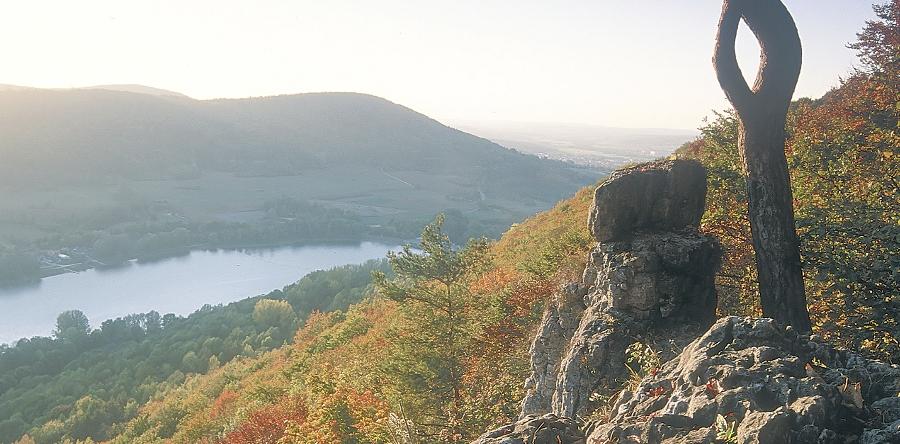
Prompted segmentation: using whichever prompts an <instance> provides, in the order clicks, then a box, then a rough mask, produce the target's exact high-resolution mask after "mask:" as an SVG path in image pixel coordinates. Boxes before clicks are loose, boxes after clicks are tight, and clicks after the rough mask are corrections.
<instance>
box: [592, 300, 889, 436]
mask: <svg viewBox="0 0 900 444" xmlns="http://www.w3.org/2000/svg"><path fill="white" fill-rule="evenodd" d="M814 358H815V359H814ZM813 363H817V364H818V363H821V364H825V365H826V366H827V367H826V368H819V367H817V366H816V365H814V364H813ZM898 383H900V368H898V367H896V366H890V365H886V364H883V363H879V362H876V361H870V360H867V359H863V358H861V357H860V356H858V355H855V354H853V353H849V352H846V351H839V350H836V349H834V348H831V347H829V346H827V345H825V344H822V343H818V342H815V341H810V340H809V337H805V336H799V335H797V334H796V333H795V332H794V331H793V330H792V329H787V330H785V329H782V328H780V327H779V326H778V325H777V324H775V322H774V321H772V320H771V319H749V318H738V317H729V318H724V319H721V320H719V321H718V322H717V323H716V324H715V325H713V327H712V328H710V329H709V330H708V331H707V332H706V333H705V334H704V335H703V336H701V337H700V338H698V339H697V340H695V341H694V342H692V343H691V344H690V345H689V346H687V347H686V348H685V349H684V351H683V352H682V353H681V355H680V356H678V357H677V358H676V359H673V360H671V361H669V362H667V363H666V364H665V365H663V366H662V368H661V370H660V371H659V372H658V373H657V374H656V375H653V376H651V377H647V378H645V379H644V380H642V381H641V383H640V384H639V386H638V387H637V388H636V389H634V390H631V391H624V392H622V394H621V396H620V397H619V399H618V400H617V402H616V404H615V406H614V407H613V410H612V412H613V413H612V415H611V418H610V419H609V421H608V422H607V423H605V424H603V425H600V426H598V427H597V428H596V429H595V430H594V431H593V432H592V433H591V435H590V436H589V438H588V443H590V444H604V443H613V442H707V441H702V440H699V441H697V440H695V439H694V438H692V437H695V436H696V435H698V434H699V435H702V436H707V434H708V433H710V430H711V429H712V430H714V431H715V433H716V434H719V433H726V432H727V431H729V430H730V431H731V433H732V434H733V436H734V437H735V439H736V441H737V442H739V443H844V442H857V441H859V442H873V443H876V442H878V443H880V442H896V441H891V440H893V439H896V438H897V437H898V436H900V430H898V429H900V423H888V422H887V421H886V419H888V420H889V419H893V418H892V417H890V416H885V415H884V412H886V411H887V412H890V411H891V409H892V408H893V406H895V404H896V401H893V400H892V399H890V396H889V395H888V397H887V398H886V397H885V396H886V394H887V393H889V392H890V391H892V390H894V389H895V388H896V385H897V384H898ZM894 395H896V392H894ZM723 421H724V423H723Z"/></svg>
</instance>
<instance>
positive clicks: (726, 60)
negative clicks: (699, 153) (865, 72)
mask: <svg viewBox="0 0 900 444" xmlns="http://www.w3.org/2000/svg"><path fill="white" fill-rule="evenodd" d="M741 18H743V19H744V21H745V22H746V23H747V25H748V26H749V27H750V29H751V30H752V31H753V34H754V35H755V36H756V38H757V40H759V44H760V47H761V53H760V64H759V72H757V75H756V81H755V82H754V84H753V88H750V87H749V86H748V85H747V82H746V80H745V79H744V76H743V74H742V73H741V69H740V67H739V66H738V62H737V56H736V55H735V48H734V45H735V39H736V36H737V30H738V25H739V24H740V21H741ZM801 58H802V50H801V46H800V36H799V35H798V33H797V27H796V25H795V24H794V20H793V18H792V17H791V14H790V13H789V12H788V10H787V8H785V6H784V4H782V3H781V0H724V4H723V6H722V16H721V19H720V21H719V32H718V35H717V37H716V49H715V55H714V57H713V64H714V66H715V69H716V76H717V77H718V79H719V84H720V85H721V86H722V89H723V90H724V91H725V95H726V96H727V97H728V100H729V101H730V102H731V104H732V106H734V109H735V111H736V112H737V115H738V117H739V120H740V135H739V142H738V143H739V150H740V154H741V161H742V164H743V168H744V171H745V173H746V175H747V193H748V197H749V216H750V231H751V235H752V238H753V249H754V251H755V255H756V266H757V271H758V274H759V293H760V302H761V305H762V310H763V314H764V315H765V316H768V317H771V318H774V319H775V320H777V321H779V322H781V323H783V324H788V325H793V326H794V327H795V328H797V329H799V330H804V331H808V330H810V329H811V325H810V320H809V311H808V310H807V307H806V294H805V290H804V286H803V273H802V270H801V267H800V247H799V242H798V240H797V233H796V230H795V226H794V208H793V198H792V195H791V183H790V176H789V175H788V168H787V160H786V159H785V154H784V142H785V130H784V127H785V119H786V117H787V112H788V106H789V105H790V102H791V97H792V96H793V94H794V88H795V87H796V86H797V78H798V77H799V75H800V64H801Z"/></svg>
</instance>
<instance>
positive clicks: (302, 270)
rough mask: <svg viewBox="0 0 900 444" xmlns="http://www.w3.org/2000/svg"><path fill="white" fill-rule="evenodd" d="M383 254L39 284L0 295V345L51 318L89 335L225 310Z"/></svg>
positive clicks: (340, 250)
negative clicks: (126, 321)
mask: <svg viewBox="0 0 900 444" xmlns="http://www.w3.org/2000/svg"><path fill="white" fill-rule="evenodd" d="M396 249H397V247H396V246H389V245H383V244H377V243H371V242H363V243H361V244H356V245H352V244H351V245H330V246H329V245H326V246H302V247H284V248H270V249H248V250H213V251H193V252H191V253H190V254H187V255H185V256H180V257H175V258H170V259H164V260H160V261H154V262H130V263H128V264H127V265H124V266H122V267H117V268H112V269H93V270H87V271H82V272H80V273H66V274H61V275H57V276H51V277H48V278H44V279H43V280H41V282H40V283H39V284H34V285H31V286H25V287H15V288H5V289H0V344H2V343H10V342H13V341H15V340H17V339H19V338H23V337H32V336H49V335H50V333H51V331H52V330H53V328H54V327H55V326H56V316H57V315H59V313H61V312H63V311H66V310H81V311H82V312H84V314H85V315H87V317H88V319H90V321H91V327H94V328H97V327H99V326H100V323H101V322H103V321H105V320H107V319H111V318H116V317H120V316H124V315H127V314H131V313H145V312H148V311H151V310H156V311H157V312H159V313H160V314H166V313H175V314H178V315H187V314H189V313H192V312H193V311H195V310H197V309H198V308H200V307H202V306H203V305H204V304H213V305H215V304H220V303H222V304H227V303H229V302H233V301H237V300H241V299H244V298H248V297H251V296H257V295H260V294H265V293H268V292H269V291H272V290H275V289H280V288H282V287H284V286H285V285H288V284H291V283H293V282H296V281H297V280H299V279H300V278H302V277H303V276H305V275H306V274H309V273H310V272H313V271H316V270H323V269H328V268H332V267H336V266H339V265H346V264H359V263H363V262H365V261H367V260H369V259H377V258H382V257H384V256H385V254H386V253H387V252H388V251H389V250H396Z"/></svg>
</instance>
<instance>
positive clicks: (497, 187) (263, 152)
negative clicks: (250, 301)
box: [0, 85, 599, 278]
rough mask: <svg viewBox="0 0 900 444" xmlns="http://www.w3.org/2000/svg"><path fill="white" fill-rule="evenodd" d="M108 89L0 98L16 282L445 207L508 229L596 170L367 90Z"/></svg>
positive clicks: (399, 219) (479, 224) (346, 234)
mask: <svg viewBox="0 0 900 444" xmlns="http://www.w3.org/2000/svg"><path fill="white" fill-rule="evenodd" d="M97 88H98V89H72V90H44V89H34V88H31V89H8V90H0V140H2V141H3V142H2V143H0V156H2V157H3V159H4V161H3V162H2V164H0V197H2V198H0V214H2V216H0V262H10V263H15V264H17V269H26V270H32V272H31V273H27V272H18V271H17V272H16V273H15V274H16V275H17V276H31V275H38V276H40V275H47V274H50V273H53V272H54V271H53V270H58V269H61V268H62V267H68V266H69V265H70V264H61V263H58V262H59V261H58V260H57V259H55V258H56V257H57V256H58V254H56V253H57V252H59V251H60V250H62V249H65V250H66V251H65V254H66V255H67V256H70V257H71V256H73V255H75V256H79V259H78V260H77V263H79V264H82V265H79V266H84V265H83V264H93V263H101V262H102V263H107V264H108V263H116V262H120V261H122V260H124V259H128V258H131V257H140V256H147V255H151V256H156V255H165V254H167V253H166V252H169V251H172V250H179V249H184V248H186V247H188V246H192V245H194V246H197V245H199V246H213V247H218V246H241V245H275V244H287V243H294V242H304V241H329V240H357V239H361V238H384V237H391V238H409V237H412V236H415V235H416V234H417V233H418V231H419V229H420V228H421V227H422V226H423V225H424V224H425V223H427V222H428V221H429V220H431V218H432V217H433V216H434V214H436V213H438V212H441V211H444V212H447V213H448V217H449V218H450V219H453V220H454V223H455V224H456V225H457V226H458V227H459V229H458V230H457V231H458V232H457V234H456V235H455V239H458V240H463V239H465V238H466V236H478V235H489V236H497V235H499V234H500V233H501V232H502V231H503V230H505V229H506V228H507V227H508V226H509V225H510V224H511V223H513V222H515V221H517V220H521V219H522V218H523V217H526V216H528V215H530V214H534V213H536V212H538V211H542V210H544V209H547V208H549V207H551V206H552V205H553V204H554V203H555V202H557V201H558V200H559V199H561V198H563V197H564V196H566V195H569V194H570V193H572V192H573V191H574V190H577V189H578V188H579V187H581V186H583V185H585V184H587V183H590V182H592V181H594V180H596V177H597V176H598V175H599V172H598V170H592V169H587V168H583V167H577V166H575V165H573V164H570V163H564V162H559V161H551V160H545V159H539V158H537V157H535V156H530V155H526V154H522V153H520V152H517V151H514V150H510V149H507V148H504V147H502V146H500V145H497V144H496V143H493V142H490V141H488V140H486V139H482V138H479V137H475V136H472V135H470V134H467V133H464V132H462V131H458V130H456V129H453V128H450V127H447V126H445V125H443V124H441V123H439V122H437V121H435V120H433V119H431V118H428V117H427V116H424V115H422V114H420V113H417V112H415V111H413V110H411V109H409V108H406V107H403V106H401V105H397V104H395V103H392V102H389V101H387V100H385V99H381V98H378V97H374V96H369V95H364V94H355V93H317V94H298V95H286V96H277V97H261V98H247V99H222V100H207V101H200V100H194V99H190V98H187V97H183V96H177V95H170V94H168V93H167V92H165V91H159V90H155V89H148V88H146V87H137V86H133V85H125V86H122V85H118V86H116V85H114V86H108V87H107V86H102V87H97ZM178 229H183V230H181V231H179V233H180V234H177V233H174V231H175V230H178ZM185 230H186V231H187V234H185V233H184V231H185ZM123 235H124V237H123ZM151 235H152V236H151ZM148 236H151V237H148ZM142 239H143V240H144V241H142ZM160 239H165V240H162V241H161V240H160ZM150 244H153V245H150ZM23 257H24V259H23ZM10 258H12V259H10ZM38 260H40V261H41V262H43V263H44V265H43V266H42V268H40V269H38V268H35V264H38V263H39V262H38ZM23 263H24V264H25V265H21V264H23ZM47 264H50V265H47ZM2 274H3V273H0V275H2ZM2 277H3V276H0V278H2Z"/></svg>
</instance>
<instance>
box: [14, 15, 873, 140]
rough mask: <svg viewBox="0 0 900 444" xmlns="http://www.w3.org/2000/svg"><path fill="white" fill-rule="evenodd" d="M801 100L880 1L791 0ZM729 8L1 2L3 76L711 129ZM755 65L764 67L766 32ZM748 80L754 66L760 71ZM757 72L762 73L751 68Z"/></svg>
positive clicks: (470, 115) (842, 71) (449, 116)
mask: <svg viewBox="0 0 900 444" xmlns="http://www.w3.org/2000/svg"><path fill="white" fill-rule="evenodd" d="M785 3H786V4H787V5H788V8H789V9H790V10H791V12H792V13H793V15H794V18H795V20H796V22H797V25H798V27H799V29H800V35H801V37H802V38H803V45H804V67H803V73H802V74H801V77H800V85H799V87H798V91H797V95H798V96H816V97H817V96H820V95H821V94H822V93H824V92H825V91H827V90H828V89H829V88H830V87H832V86H834V85H836V83H837V81H838V77H839V76H842V75H846V74H847V73H848V72H849V71H850V67H851V65H852V64H853V63H854V62H855V58H854V57H853V53H852V51H850V50H848V49H846V48H845V45H846V43H847V42H849V41H852V40H853V39H854V38H855V33H856V32H857V31H858V30H859V29H860V28H861V26H862V25H863V23H864V21H865V20H866V19H868V18H871V17H872V13H871V2H870V1H868V0H785ZM720 4H721V1H720V0H643V1H627V0H583V1H575V0H562V1H551V0H541V1H527V0H508V1H507V0H504V1H500V0H477V1H468V0H452V1H451V0H445V1H429V0H403V1H400V0H356V1H351V0H293V1H288V0H245V1H236V0H79V1H71V0H59V1H46V0H0V57H2V59H0V60H2V63H0V83H10V84H19V85H29V86H39V87H74V86H86V85H93V84H104V83H139V84H144V85H149V86H155V87H159V88H165V89H171V90H175V91H179V92H183V93H185V94H188V95H190V96H192V97H196V98H213V97H245V96H261V95H274V94H285V93H296V92H312V91H357V92H365V93H371V94H375V95H378V96H382V97H385V98H387V99H389V100H392V101H394V102H397V103H400V104H403V105H406V106H409V107H411V108H413V109H416V110H418V111H421V112H423V113H425V114H428V115H430V116H432V117H436V118H438V119H441V120H445V121H446V120H455V119H464V120H504V121H534V122H569V123H589V124H597V125H607V126H626V127H671V128H695V127H697V126H698V125H699V124H700V120H701V119H702V118H703V117H704V116H706V115H708V114H709V111H710V110H711V109H720V108H723V107H725V106H726V102H725V99H724V95H723V94H722V93H721V91H720V90H719V87H718V84H717V83H716V80H715V77H714V74H713V71H712V67H711V63H710V56H711V54H712V47H713V38H714V36H715V31H716V22H717V20H718V16H719V12H720ZM740 43H741V44H740V47H741V49H742V61H743V62H744V63H743V65H744V66H753V71H755V65H756V62H757V60H758V54H757V52H756V51H757V50H756V49H755V43H754V41H753V39H752V34H750V33H749V32H745V33H744V35H743V38H742V41H741V42H740ZM745 71H746V70H745ZM748 76H749V74H748Z"/></svg>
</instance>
